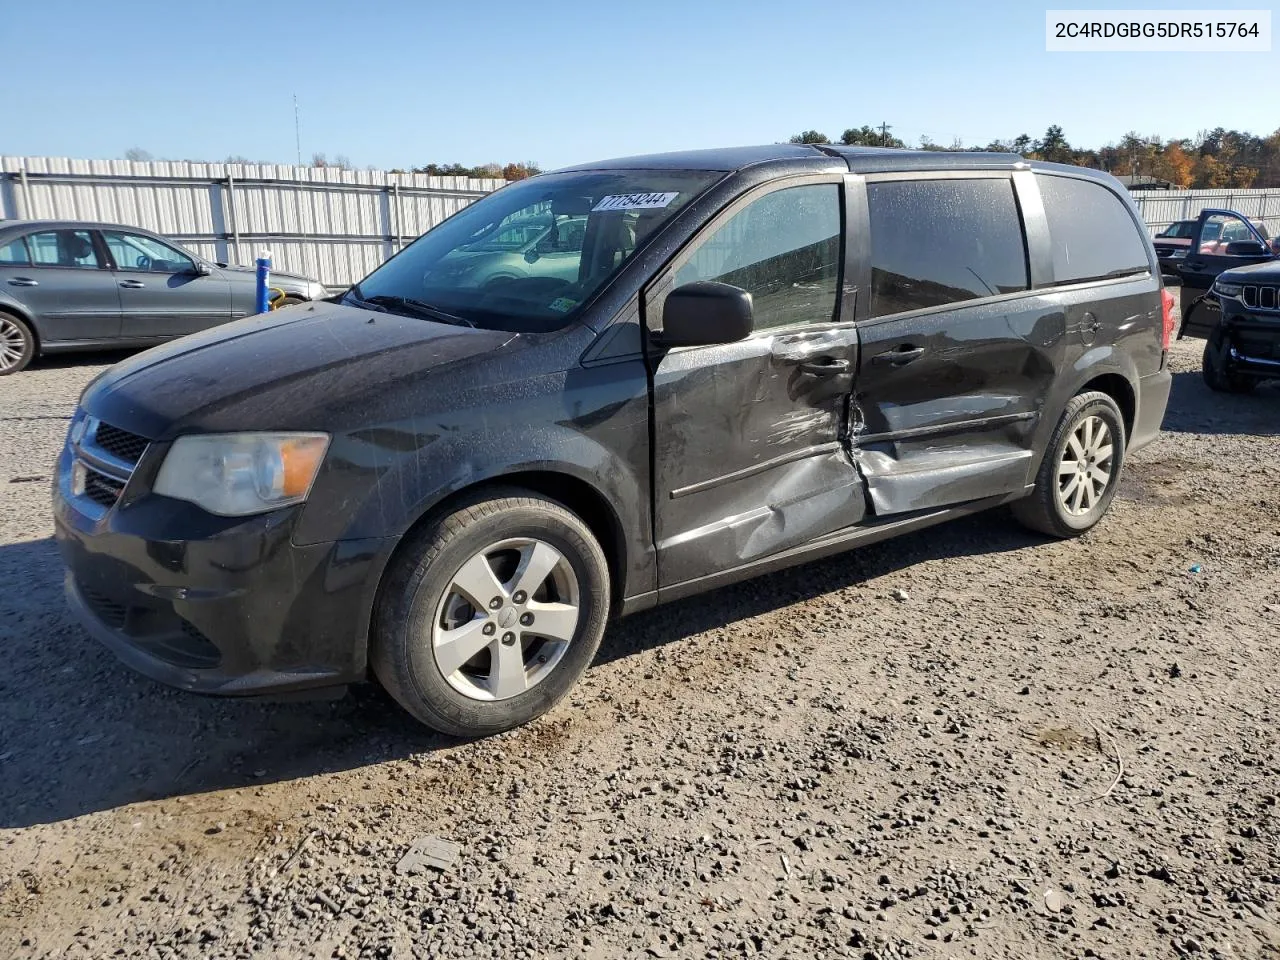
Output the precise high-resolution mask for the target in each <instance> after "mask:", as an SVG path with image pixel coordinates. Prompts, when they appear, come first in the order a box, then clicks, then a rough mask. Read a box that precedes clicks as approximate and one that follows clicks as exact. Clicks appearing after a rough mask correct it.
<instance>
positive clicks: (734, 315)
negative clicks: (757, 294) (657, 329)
mask: <svg viewBox="0 0 1280 960" xmlns="http://www.w3.org/2000/svg"><path fill="white" fill-rule="evenodd" d="M753 327H754V321H753V318H752V304H751V294H749V293H747V291H745V290H743V289H742V288H741V287H734V286H731V285H729V284H727V283H717V282H716V281H714V280H697V281H695V282H693V283H686V284H685V285H684V286H683V287H677V288H676V289H675V290H672V291H671V293H669V294H667V302H666V303H665V304H663V307H662V333H661V335H660V337H659V339H660V341H661V342H662V344H663V346H667V347H695V346H704V345H707V344H713V343H734V342H735V341H738V340H742V339H743V338H745V337H747V336H749V335H750V334H751V330H752V329H753Z"/></svg>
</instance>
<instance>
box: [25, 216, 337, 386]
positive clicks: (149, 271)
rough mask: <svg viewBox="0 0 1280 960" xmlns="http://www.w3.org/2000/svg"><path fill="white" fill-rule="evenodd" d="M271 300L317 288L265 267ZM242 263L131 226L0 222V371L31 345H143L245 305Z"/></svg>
mask: <svg viewBox="0 0 1280 960" xmlns="http://www.w3.org/2000/svg"><path fill="white" fill-rule="evenodd" d="M271 283H272V285H273V286H275V287H278V288H279V289H280V290H281V291H282V292H283V293H284V297H283V298H278V304H277V305H279V306H285V305H288V304H293V303H302V302H304V301H307V300H314V299H317V298H319V297H323V296H326V295H327V292H326V291H325V288H324V286H323V285H322V284H320V283H319V282H317V281H315V280H309V279H307V278H306V277H301V276H298V275H296V274H290V273H277V272H275V271H272V274H271ZM255 289H256V287H255V275H254V269H253V268H252V267H229V266H227V265H226V264H224V263H218V264H214V263H209V262H208V261H206V260H204V259H202V258H200V257H198V256H196V255H195V254H193V253H191V252H189V251H187V250H183V249H182V248H181V247H179V246H178V245H177V244H175V243H174V242H173V241H171V240H165V239H164V238H162V237H159V236H157V235H156V234H154V233H151V232H149V231H147V230H142V229H139V228H138V227H126V226H117V225H114V224H107V223H83V222H71V221H63V220H56V221H55V220H6V221H3V222H0V376H2V375H4V374H8V373H17V372H18V371H19V370H22V369H23V368H24V367H26V366H27V364H29V363H30V362H31V361H32V360H33V359H35V358H36V357H37V356H39V355H41V354H46V353H60V352H63V351H69V350H94V349H101V348H103V347H144V346H150V345H152V344H156V343H161V342H163V341H165V340H169V339H172V338H173V337H181V336H184V335H186V334H188V333H194V332H195V331H197V330H203V329H205V328H206V327H212V326H215V325H217V324H220V323H227V322H229V321H231V320H234V319H236V318H238V317H244V316H248V315H249V314H251V313H253V312H254V311H255V304H256V297H255Z"/></svg>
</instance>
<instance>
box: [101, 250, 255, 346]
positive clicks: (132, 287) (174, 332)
mask: <svg viewBox="0 0 1280 960" xmlns="http://www.w3.org/2000/svg"><path fill="white" fill-rule="evenodd" d="M102 237H103V240H104V241H105V243H106V246H107V249H108V251H110V254H111V259H112V261H113V267H114V275H115V280H116V285H117V287H118V288H119V290H120V308H121V313H122V317H123V322H122V324H121V328H120V332H121V335H122V336H123V337H125V338H128V339H138V340H165V339H169V338H170V337H180V336H183V335H184V334H188V333H195V332H196V331H197V330H203V329H205V328H206V327H212V326H214V325H216V324H219V323H226V322H227V321H228V320H230V319H231V286H230V284H229V283H228V282H227V281H226V280H225V279H224V278H223V277H221V276H219V275H218V274H216V273H214V274H211V275H209V276H204V275H202V274H200V273H198V272H197V271H196V264H195V261H194V260H193V259H192V258H191V257H190V256H189V255H188V254H186V253H184V252H183V251H181V250H179V249H177V248H176V247H171V246H169V245H168V244H167V243H162V242H160V241H159V240H157V239H156V238H154V237H149V236H147V235H146V234H142V233H129V232H127V231H123V230H103V231H102Z"/></svg>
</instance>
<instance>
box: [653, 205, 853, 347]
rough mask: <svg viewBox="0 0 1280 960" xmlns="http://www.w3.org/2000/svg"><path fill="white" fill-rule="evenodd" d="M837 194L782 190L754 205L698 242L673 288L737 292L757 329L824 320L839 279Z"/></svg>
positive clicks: (830, 311)
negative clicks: (697, 284) (711, 284)
mask: <svg viewBox="0 0 1280 960" xmlns="http://www.w3.org/2000/svg"><path fill="white" fill-rule="evenodd" d="M839 189H840V188H839V186H838V185H836V184H834V183H830V184H827V183H823V184H813V185H809V186H803V187H787V188H785V189H782V190H777V191H775V192H773V193H768V194H765V195H764V196H763V197H760V198H759V199H757V200H753V201H752V202H751V203H749V204H748V205H747V206H745V207H743V208H742V209H741V210H739V211H738V212H737V213H735V214H734V215H733V216H732V217H730V218H729V219H728V220H727V221H725V222H724V223H723V224H721V225H720V226H719V227H717V228H716V229H715V231H714V232H712V233H711V234H710V235H709V236H708V237H706V238H705V239H703V240H702V241H701V242H700V243H699V245H698V247H697V249H696V250H695V251H694V253H693V255H692V256H691V257H690V258H689V259H688V260H687V261H686V262H685V264H684V265H683V266H681V267H680V269H679V270H677V271H676V277H675V285H676V286H677V287H680V286H684V285H685V284H686V283H693V282H694V281H697V280H716V281H719V282H720V283H728V284H732V285H733V286H735V287H741V288H742V289H743V290H746V291H747V292H748V293H750V294H751V296H752V299H753V300H754V303H755V326H756V329H757V330H759V329H767V328H769V327H780V326H784V325H786V324H791V323H821V322H824V321H829V320H831V318H832V317H833V316H834V315H835V308H836V290H837V287H838V285H839V279H840V194H839Z"/></svg>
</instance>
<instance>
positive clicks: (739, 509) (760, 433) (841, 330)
mask: <svg viewBox="0 0 1280 960" xmlns="http://www.w3.org/2000/svg"><path fill="white" fill-rule="evenodd" d="M841 360H842V361H844V362H845V363H846V364H847V370H846V372H843V373H841V374H838V375H821V376H815V375H813V374H811V373H808V372H806V371H805V370H804V369H803V368H804V365H805V364H807V363H812V362H815V361H816V362H818V363H819V364H825V363H827V362H828V361H841ZM856 361H857V333H856V331H855V330H854V329H853V328H852V326H851V325H845V326H834V327H827V328H825V329H814V330H803V331H799V332H787V333H777V334H771V335H769V334H764V335H756V336H754V337H751V338H749V339H747V340H744V341H741V342H738V343H732V344H725V345H721V346H709V347H693V348H686V349H682V350H674V351H671V352H669V353H667V354H666V355H665V356H664V357H663V358H662V359H661V361H660V363H659V364H658V367H657V369H656V371H655V374H654V384H653V397H654V443H655V446H654V483H655V501H656V509H655V513H656V521H657V522H656V526H657V551H658V567H659V579H660V582H661V584H663V585H670V584H675V583H679V582H681V581H684V580H689V579H692V578H695V577H700V576H705V575H706V574H709V573H712V572H715V571H716V570H721V569H724V568H726V567H729V566H736V565H738V564H741V563H744V562H747V561H749V560H753V559H756V558H758V557H762V556H767V555H769V554H771V553H775V552H777V551H779V550H783V549H786V548H787V547H791V546H795V545H797V544H800V543H804V542H805V541H807V540H810V539H812V538H813V537H816V536H819V535H821V534H824V533H827V532H830V531H831V530H835V529H839V528H841V527H845V526H849V525H850V524H854V523H857V522H858V521H860V520H861V519H862V518H863V516H864V514H865V497H864V495H863V491H862V486H861V479H860V477H859V476H858V473H857V471H856V469H855V468H854V466H853V463H852V461H851V459H850V457H849V455H848V451H847V448H846V445H845V444H844V443H843V438H844V436H845V435H846V433H847V401H848V396H849V391H850V389H851V385H852V375H851V371H852V370H853V369H854V366H855V365H856Z"/></svg>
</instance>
